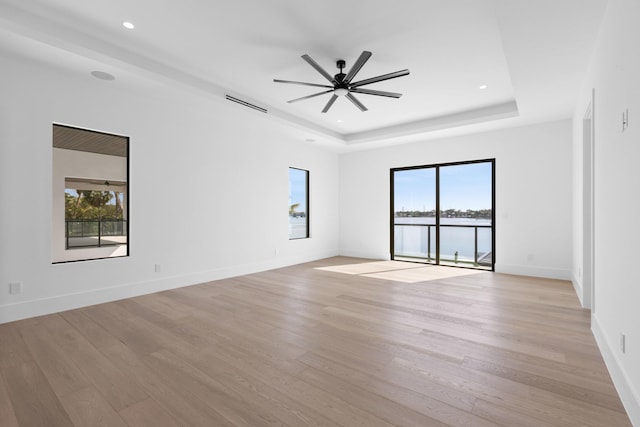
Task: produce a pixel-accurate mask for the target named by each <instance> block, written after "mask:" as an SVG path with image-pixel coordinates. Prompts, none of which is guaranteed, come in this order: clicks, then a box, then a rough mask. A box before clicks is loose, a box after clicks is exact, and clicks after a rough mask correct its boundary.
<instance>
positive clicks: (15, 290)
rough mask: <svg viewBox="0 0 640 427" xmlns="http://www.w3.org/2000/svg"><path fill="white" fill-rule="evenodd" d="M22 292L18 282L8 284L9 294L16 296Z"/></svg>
mask: <svg viewBox="0 0 640 427" xmlns="http://www.w3.org/2000/svg"><path fill="white" fill-rule="evenodd" d="M20 292H22V284H21V283H20V282H13V283H9V294H11V295H18V294H19V293H20Z"/></svg>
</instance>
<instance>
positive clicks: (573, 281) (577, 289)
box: [571, 274, 585, 308]
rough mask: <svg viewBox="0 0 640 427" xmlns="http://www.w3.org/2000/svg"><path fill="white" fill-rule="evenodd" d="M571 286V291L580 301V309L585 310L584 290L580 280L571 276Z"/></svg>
mask: <svg viewBox="0 0 640 427" xmlns="http://www.w3.org/2000/svg"><path fill="white" fill-rule="evenodd" d="M571 284H573V289H574V290H575V292H576V296H577V297H578V300H579V301H580V306H581V307H582V308H585V306H584V295H583V293H584V289H583V288H582V281H581V280H580V279H578V278H577V277H576V276H575V274H573V275H572V276H571Z"/></svg>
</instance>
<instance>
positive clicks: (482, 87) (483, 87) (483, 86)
mask: <svg viewBox="0 0 640 427" xmlns="http://www.w3.org/2000/svg"><path fill="white" fill-rule="evenodd" d="M486 88H487V85H480V86H479V87H478V89H486Z"/></svg>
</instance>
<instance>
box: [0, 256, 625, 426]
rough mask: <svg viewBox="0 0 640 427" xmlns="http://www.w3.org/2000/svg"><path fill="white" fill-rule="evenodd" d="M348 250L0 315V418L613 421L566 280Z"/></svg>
mask: <svg viewBox="0 0 640 427" xmlns="http://www.w3.org/2000/svg"><path fill="white" fill-rule="evenodd" d="M363 262H365V260H357V259H353V258H340V257H339V258H331V259H327V260H321V261H317V262H314V263H308V264H303V265H298V266H293V267H287V268H282V269H278V270H273V271H268V272H263V273H258V274H253V275H248V276H242V277H237V278H233V279H227V280H221V281H217V282H212V283H207V284H203V285H198V286H191V287H187V288H182V289H178V290H173V291H168V292H162V293H157V294H152V295H147V296H143V297H137V298H132V299H128V300H123V301H118V302H112V303H108V304H102V305H97V306H92V307H87V308H83V309H79V310H73V311H69V312H65V313H61V314H55V315H49V316H43V317H39V318H34V319H29V320H24V321H19V322H14V323H9V324H4V325H0V372H1V378H0V380H1V381H0V425H2V426H3V427H8V426H67V425H74V426H100V425H104V426H126V425H129V426H136V427H138V426H153V427H159V426H252V427H253V426H262V425H288V426H303V425H314V426H315V425H325V426H334V425H341V426H348V427H351V426H391V425H402V426H421V427H424V426H441V425H453V426H474V427H475V426H494V425H503V426H535V427H540V426H607V427H609V426H629V425H630V423H629V420H628V418H627V416H626V415H625V412H624V409H623V407H622V405H621V403H620V400H619V398H618V396H617V394H616V391H615V389H614V388H613V385H612V384H611V380H610V378H609V375H608V373H607V371H606V369H605V366H604V363H603V361H602V358H601V356H600V354H599V352H598V349H597V347H596V345H595V342H594V339H593V336H592V334H591V332H590V329H589V312H588V311H586V310H582V309H580V308H579V304H578V301H577V299H576V296H575V294H574V292H573V289H572V287H571V285H570V283H568V282H562V281H555V280H543V279H533V278H526V277H520V276H510V275H502V274H495V273H489V272H483V273H480V274H475V275H469V276H459V277H452V278H442V279H438V280H433V281H423V282H415V283H406V282H400V281H392V280H389V279H386V280H383V279H378V278H372V277H366V276H363V275H359V274H344V273H339V272H335V271H327V270H320V269H316V267H328V266H332V265H342V264H353V263H363Z"/></svg>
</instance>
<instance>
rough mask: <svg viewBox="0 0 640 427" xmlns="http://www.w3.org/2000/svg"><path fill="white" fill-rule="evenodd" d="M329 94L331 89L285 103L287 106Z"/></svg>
mask: <svg viewBox="0 0 640 427" xmlns="http://www.w3.org/2000/svg"><path fill="white" fill-rule="evenodd" d="M329 92H333V89H330V90H325V91H322V92H318V93H314V94H312V95H307V96H303V97H302V98H296V99H292V100H291V101H287V102H288V103H289V104H291V103H292V102H298V101H302V100H305V99H309V98H314V97H316V96H320V95H324V94H325V93H329Z"/></svg>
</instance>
